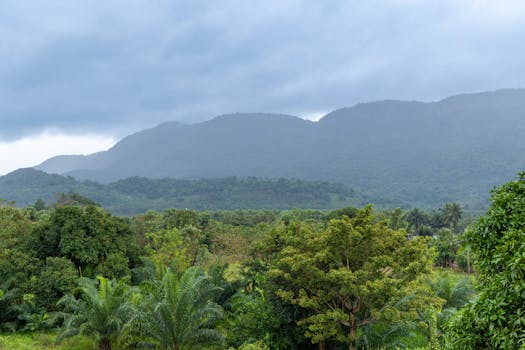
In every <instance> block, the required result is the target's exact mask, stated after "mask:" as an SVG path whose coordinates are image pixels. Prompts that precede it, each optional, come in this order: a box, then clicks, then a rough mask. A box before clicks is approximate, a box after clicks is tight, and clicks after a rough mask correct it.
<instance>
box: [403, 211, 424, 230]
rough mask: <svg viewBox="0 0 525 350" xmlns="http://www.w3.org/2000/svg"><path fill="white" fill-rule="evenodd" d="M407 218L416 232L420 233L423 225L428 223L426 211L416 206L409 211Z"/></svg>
mask: <svg viewBox="0 0 525 350" xmlns="http://www.w3.org/2000/svg"><path fill="white" fill-rule="evenodd" d="M406 220H407V222H408V224H409V225H410V227H411V228H412V229H413V230H414V232H415V233H416V234H417V233H419V231H420V229H421V227H422V226H423V225H424V224H426V222H427V217H426V215H425V213H424V212H423V211H422V210H420V209H419V208H414V209H412V210H411V211H409V212H408V214H407V217H406Z"/></svg>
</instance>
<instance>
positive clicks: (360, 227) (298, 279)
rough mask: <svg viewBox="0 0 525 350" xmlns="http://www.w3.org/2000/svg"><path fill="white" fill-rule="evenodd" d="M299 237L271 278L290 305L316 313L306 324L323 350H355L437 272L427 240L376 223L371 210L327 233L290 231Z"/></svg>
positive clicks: (303, 228)
mask: <svg viewBox="0 0 525 350" xmlns="http://www.w3.org/2000/svg"><path fill="white" fill-rule="evenodd" d="M289 229H290V230H291V231H292V232H293V234H292V235H290V236H289V238H288V242H286V243H285V246H284V247H283V248H282V250H281V251H280V254H279V256H278V257H277V261H276V263H275V267H274V268H273V269H272V270H271V271H270V275H271V276H272V277H273V278H275V279H276V281H277V283H278V284H279V285H280V289H279V290H278V295H279V296H280V297H281V298H282V299H283V300H285V301H288V302H290V303H292V304H296V305H299V306H301V307H302V308H305V309H308V310H310V311H311V313H310V316H308V317H306V318H305V319H303V320H302V321H300V323H301V324H305V325H306V326H307V331H306V336H307V337H309V338H310V339H311V340H312V342H313V343H319V344H320V347H322V346H323V343H324V342H325V341H327V340H335V341H340V342H345V343H347V344H348V348H349V349H355V344H356V341H357V339H358V335H359V333H358V330H359V329H360V328H362V327H363V326H365V325H367V324H372V323H375V322H377V321H378V320H380V319H381V318H382V317H386V311H387V309H388V306H389V305H390V304H392V303H393V302H394V301H395V300H397V299H400V298H402V297H403V295H404V293H406V292H407V291H406V288H405V286H407V285H408V284H409V282H411V281H414V280H415V279H416V278H417V277H418V276H419V275H420V274H422V273H423V272H426V271H428V270H429V269H430V266H431V260H430V258H431V255H432V254H430V253H429V252H428V248H427V246H426V244H425V243H424V241H423V239H422V238H419V237H418V238H415V239H412V240H407V238H406V232H405V231H404V230H392V229H389V228H388V227H387V224H386V222H375V221H374V216H373V212H372V208H371V207H370V206H368V207H366V208H364V209H361V210H359V211H358V212H357V214H356V216H355V217H354V218H352V219H349V218H348V217H343V218H342V219H336V220H331V221H330V223H329V226H328V228H327V229H326V230H324V231H321V232H316V231H313V230H310V229H309V227H307V226H300V225H299V226H298V225H297V224H295V225H290V227H289Z"/></svg>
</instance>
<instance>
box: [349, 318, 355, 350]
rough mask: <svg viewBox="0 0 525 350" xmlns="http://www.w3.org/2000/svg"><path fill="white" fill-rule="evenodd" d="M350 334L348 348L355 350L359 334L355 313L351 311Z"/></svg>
mask: <svg viewBox="0 0 525 350" xmlns="http://www.w3.org/2000/svg"><path fill="white" fill-rule="evenodd" d="M349 321H350V322H349V323H350V334H349V339H348V350H355V340H356V339H355V338H356V334H357V323H356V322H355V315H354V314H353V313H350V318H349Z"/></svg>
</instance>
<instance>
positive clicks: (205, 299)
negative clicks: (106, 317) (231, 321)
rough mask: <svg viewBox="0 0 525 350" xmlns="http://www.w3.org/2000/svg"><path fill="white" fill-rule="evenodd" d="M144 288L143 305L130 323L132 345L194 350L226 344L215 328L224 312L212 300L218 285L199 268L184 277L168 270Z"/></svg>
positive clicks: (128, 338)
mask: <svg viewBox="0 0 525 350" xmlns="http://www.w3.org/2000/svg"><path fill="white" fill-rule="evenodd" d="M142 290H143V292H144V298H143V300H141V302H140V305H141V307H140V308H139V309H138V310H137V311H136V312H135V313H134V315H133V317H132V319H131V320H130V322H129V323H128V325H127V326H126V334H127V336H126V339H127V340H126V341H127V343H129V344H130V345H133V346H138V347H141V346H144V347H148V348H151V347H154V348H159V349H165V350H167V349H173V350H190V349H202V347H204V346H206V345H214V344H221V343H223V341H224V340H223V337H222V335H221V334H220V333H219V332H218V331H217V330H216V329H215V325H216V323H217V321H218V320H220V319H221V318H222V316H223V311H222V308H221V307H220V306H219V305H217V304H216V303H214V302H213V301H212V298H213V294H214V293H215V292H217V291H218V287H216V286H214V285H213V284H212V283H211V281H210V278H209V277H208V276H206V275H205V274H204V273H203V272H202V271H201V270H200V269H199V268H197V267H191V268H189V269H187V270H186V271H185V272H184V273H183V274H182V276H181V277H180V278H178V277H177V275H176V274H175V273H173V272H171V271H170V270H169V269H168V270H167V271H165V273H164V276H163V277H162V280H160V281H146V282H144V283H143V284H142Z"/></svg>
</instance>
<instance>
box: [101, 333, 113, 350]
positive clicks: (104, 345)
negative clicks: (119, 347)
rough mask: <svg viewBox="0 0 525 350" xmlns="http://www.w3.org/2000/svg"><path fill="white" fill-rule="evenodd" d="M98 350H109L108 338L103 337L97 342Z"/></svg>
mask: <svg viewBox="0 0 525 350" xmlns="http://www.w3.org/2000/svg"><path fill="white" fill-rule="evenodd" d="M98 349H99V350H111V342H110V341H109V337H107V336H105V337H103V338H102V339H100V341H99V342H98Z"/></svg>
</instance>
